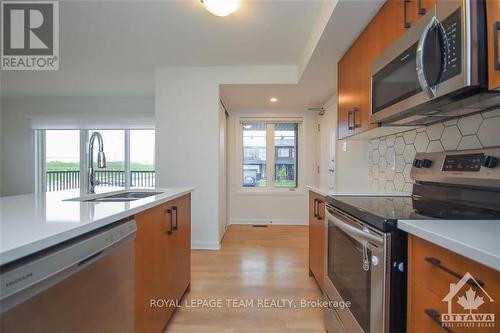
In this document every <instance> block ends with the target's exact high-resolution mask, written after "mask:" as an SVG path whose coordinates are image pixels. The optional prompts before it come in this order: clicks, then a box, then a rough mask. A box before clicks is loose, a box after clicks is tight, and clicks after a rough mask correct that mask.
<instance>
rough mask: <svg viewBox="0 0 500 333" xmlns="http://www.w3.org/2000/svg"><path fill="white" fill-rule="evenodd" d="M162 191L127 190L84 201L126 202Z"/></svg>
mask: <svg viewBox="0 0 500 333" xmlns="http://www.w3.org/2000/svg"><path fill="white" fill-rule="evenodd" d="M161 193H162V192H125V193H118V194H113V195H108V196H105V197H99V198H93V199H87V200H83V201H97V202H125V201H134V200H139V199H143V198H147V197H150V196H153V195H157V194H161Z"/></svg>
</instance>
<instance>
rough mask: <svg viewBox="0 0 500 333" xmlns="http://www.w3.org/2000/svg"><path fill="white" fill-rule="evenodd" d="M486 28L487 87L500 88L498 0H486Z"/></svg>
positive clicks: (499, 4)
mask: <svg viewBox="0 0 500 333" xmlns="http://www.w3.org/2000/svg"><path fill="white" fill-rule="evenodd" d="M486 15H487V17H486V24H487V30H488V32H487V33H488V87H489V89H490V90H498V89H500V1H498V0H487V1H486Z"/></svg>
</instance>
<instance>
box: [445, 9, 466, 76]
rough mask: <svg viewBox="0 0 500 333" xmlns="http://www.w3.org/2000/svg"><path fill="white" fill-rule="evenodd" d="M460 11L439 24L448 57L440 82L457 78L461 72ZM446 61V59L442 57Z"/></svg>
mask: <svg viewBox="0 0 500 333" xmlns="http://www.w3.org/2000/svg"><path fill="white" fill-rule="evenodd" d="M461 16H462V14H461V12H460V9H457V10H456V11H455V12H453V14H451V15H450V16H448V17H447V18H446V19H444V20H443V21H442V22H441V24H442V25H443V28H444V30H445V31H446V38H447V42H448V57H447V63H446V68H445V70H444V71H443V73H442V76H441V82H443V81H446V80H448V79H451V78H452V77H454V76H457V75H458V74H460V73H461V71H462V23H461V22H462V19H461ZM443 58H444V59H445V61H446V57H443Z"/></svg>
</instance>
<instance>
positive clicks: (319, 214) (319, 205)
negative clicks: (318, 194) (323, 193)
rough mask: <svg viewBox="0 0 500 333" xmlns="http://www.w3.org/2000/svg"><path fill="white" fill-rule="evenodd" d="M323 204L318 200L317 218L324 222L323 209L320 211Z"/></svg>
mask: <svg viewBox="0 0 500 333" xmlns="http://www.w3.org/2000/svg"><path fill="white" fill-rule="evenodd" d="M321 202H322V201H321V200H318V216H317V218H318V220H323V216H322V215H321V209H320V207H321Z"/></svg>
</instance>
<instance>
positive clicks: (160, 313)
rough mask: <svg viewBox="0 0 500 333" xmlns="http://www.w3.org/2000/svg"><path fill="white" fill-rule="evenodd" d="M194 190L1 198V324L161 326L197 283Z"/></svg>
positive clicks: (25, 327)
mask: <svg viewBox="0 0 500 333" xmlns="http://www.w3.org/2000/svg"><path fill="white" fill-rule="evenodd" d="M192 191H193V189H192V188H155V189H133V190H123V189H119V190H115V189H113V190H111V191H110V189H109V188H108V191H107V192H101V193H98V194H95V195H91V196H79V194H80V193H79V192H78V191H61V192H52V193H37V194H28V195H19V196H11V197H3V198H0V219H1V220H0V231H1V232H0V235H1V236H0V251H1V252H0V260H1V266H0V280H2V281H3V283H2V285H1V288H0V300H1V306H0V309H2V312H0V316H1V317H2V331H4V332H18V331H33V330H37V331H47V332H49V331H73V330H75V329H76V328H77V327H78V329H80V330H82V331H88V332H94V331H108V332H131V331H135V332H145V331H148V332H154V331H156V332H160V331H162V330H163V329H164V327H165V325H166V324H167V323H168V321H169V319H170V317H171V316H172V314H173V312H174V311H175V308H176V304H178V303H179V302H180V300H181V298H182V297H183V295H184V293H185V292H186V290H187V289H188V287H189V285H190V282H191V192H192ZM75 300H78V302H77V304H76V305H75V306H74V307H73V306H72V307H68V304H69V303H73V302H74V301H75ZM156 300H161V301H162V302H165V304H166V305H165V306H161V307H152V306H151V302H152V301H156ZM41 304H47V306H43V307H40V305H41ZM49 304H50V306H49ZM27 317H29V318H31V320H29V321H26V320H24V319H23V318H27ZM61 318H63V319H61ZM84 318H89V320H85V319H84ZM90 318H92V320H90Z"/></svg>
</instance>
